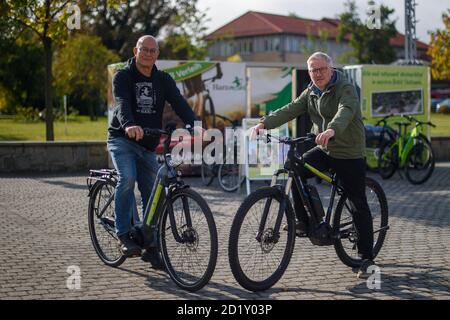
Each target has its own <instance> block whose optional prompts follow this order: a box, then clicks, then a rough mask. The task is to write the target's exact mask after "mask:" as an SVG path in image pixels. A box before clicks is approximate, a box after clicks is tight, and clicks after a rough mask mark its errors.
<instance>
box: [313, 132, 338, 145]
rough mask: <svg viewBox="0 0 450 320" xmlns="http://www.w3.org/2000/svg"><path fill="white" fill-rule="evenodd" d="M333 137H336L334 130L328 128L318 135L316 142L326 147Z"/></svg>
mask: <svg viewBox="0 0 450 320" xmlns="http://www.w3.org/2000/svg"><path fill="white" fill-rule="evenodd" d="M332 137H334V130H333V129H331V128H330V129H327V130H325V131H324V132H321V133H319V134H318V135H317V136H316V144H318V145H321V146H324V147H326V146H327V144H328V141H329V140H330V139H331V138H332Z"/></svg>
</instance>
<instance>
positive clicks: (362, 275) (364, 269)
mask: <svg viewBox="0 0 450 320" xmlns="http://www.w3.org/2000/svg"><path fill="white" fill-rule="evenodd" d="M370 266H375V262H373V260H371V259H365V260H363V261H362V263H361V266H360V267H359V270H358V274H357V275H356V278H358V279H367V278H368V277H370V276H371V275H372V272H371V271H368V269H369V267H370Z"/></svg>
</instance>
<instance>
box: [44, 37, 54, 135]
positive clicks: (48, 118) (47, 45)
mask: <svg viewBox="0 0 450 320" xmlns="http://www.w3.org/2000/svg"><path fill="white" fill-rule="evenodd" d="M43 42H44V56H45V109H46V112H45V128H46V138H47V141H54V140H55V137H54V133H53V101H52V99H53V97H52V81H53V79H52V62H53V56H52V39H50V38H44V40H43Z"/></svg>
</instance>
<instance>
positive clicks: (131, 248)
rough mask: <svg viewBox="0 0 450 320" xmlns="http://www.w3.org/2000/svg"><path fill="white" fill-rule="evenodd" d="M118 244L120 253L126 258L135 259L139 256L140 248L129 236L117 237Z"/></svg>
mask: <svg viewBox="0 0 450 320" xmlns="http://www.w3.org/2000/svg"><path fill="white" fill-rule="evenodd" d="M119 244H120V249H121V250H122V253H123V255H124V256H126V257H135V256H140V255H141V248H140V247H139V246H138V245H137V244H136V243H134V241H133V240H131V238H130V235H129V234H128V233H127V234H123V235H120V236H119Z"/></svg>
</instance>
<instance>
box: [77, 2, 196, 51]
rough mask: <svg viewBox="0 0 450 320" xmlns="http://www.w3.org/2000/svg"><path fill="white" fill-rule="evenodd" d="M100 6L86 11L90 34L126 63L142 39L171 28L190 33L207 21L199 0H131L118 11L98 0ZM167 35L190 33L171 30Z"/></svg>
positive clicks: (160, 33)
mask: <svg viewBox="0 0 450 320" xmlns="http://www.w3.org/2000/svg"><path fill="white" fill-rule="evenodd" d="M96 4H97V5H96V6H95V7H91V8H86V12H88V14H87V15H85V19H86V20H87V21H88V24H87V25H88V29H89V30H88V31H89V32H90V33H91V34H95V35H97V36H99V37H101V38H102V42H103V44H104V45H105V46H106V47H108V48H109V49H113V50H115V51H116V52H117V53H118V54H119V55H120V56H121V58H122V59H127V58H129V57H130V56H131V55H132V49H133V47H134V46H135V44H136V42H137V39H138V38H139V37H141V36H143V35H146V34H149V35H153V36H155V37H157V36H160V35H163V34H164V32H166V33H167V30H166V29H167V27H169V26H171V27H172V28H175V27H179V28H182V29H189V27H190V25H191V24H194V25H195V23H197V22H198V21H201V20H202V18H203V17H204V15H203V14H202V13H201V12H200V11H199V10H198V9H197V6H196V5H197V0H178V1H176V0H136V1H130V0H128V1H124V2H123V3H122V4H121V5H120V6H119V7H117V8H108V7H107V4H108V0H98V1H97V2H96ZM167 34H168V35H173V34H177V35H185V34H186V33H182V32H176V33H174V32H170V30H169V32H168V33H167ZM176 38H177V37H175V39H176ZM173 39H174V38H169V39H168V40H169V41H173ZM176 40H177V41H175V42H178V39H176ZM191 40H194V38H191Z"/></svg>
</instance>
